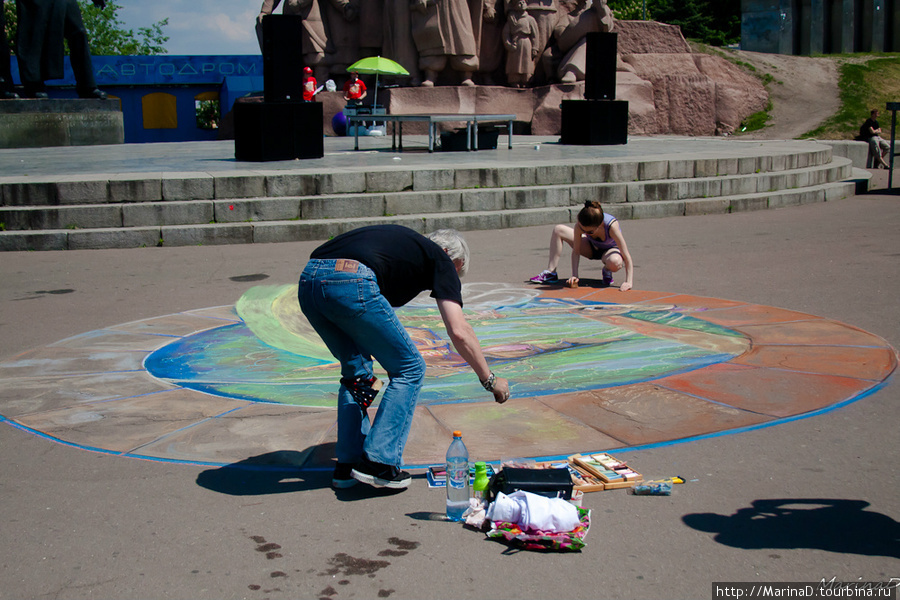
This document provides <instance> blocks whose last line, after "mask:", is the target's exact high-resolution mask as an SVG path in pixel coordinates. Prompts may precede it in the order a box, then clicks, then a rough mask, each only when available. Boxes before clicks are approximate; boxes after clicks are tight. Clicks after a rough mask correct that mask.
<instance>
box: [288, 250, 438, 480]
mask: <svg viewBox="0 0 900 600" xmlns="http://www.w3.org/2000/svg"><path fill="white" fill-rule="evenodd" d="M339 263H343V266H342V269H343V270H338V268H337V267H338V266H339ZM354 263H355V261H346V260H340V261H339V260H319V259H312V260H310V261H309V263H308V264H307V265H306V268H305V269H304V270H303V274H302V275H301V276H300V287H299V291H298V298H299V300H300V309H301V310H302V311H303V314H304V315H305V316H306V318H307V320H308V321H309V323H310V325H312V326H313V328H314V329H315V330H316V332H317V333H318V334H319V336H320V337H321V338H322V341H323V342H325V345H326V346H327V347H328V350H329V351H330V352H331V353H332V354H333V355H334V357H335V358H336V359H337V360H338V361H339V362H340V363H341V377H342V378H345V379H353V378H355V377H358V376H362V377H366V378H369V377H372V358H373V357H374V358H375V360H377V361H378V363H379V364H380V365H381V366H382V367H383V368H384V369H385V370H386V371H387V373H388V377H389V378H390V382H389V383H388V384H387V386H385V387H384V388H383V391H382V396H381V402H380V404H379V405H378V411H377V412H376V414H375V420H374V421H373V422H372V423H371V425H370V423H369V419H368V417H366V416H365V415H364V414H363V411H362V409H361V408H360V407H359V405H358V404H357V403H356V401H354V400H353V397H352V396H351V395H350V392H349V390H348V389H347V388H346V387H345V386H344V385H343V384H341V386H340V390H339V392H338V406H337V421H338V432H337V447H336V451H335V453H336V454H337V459H338V461H339V462H342V463H356V462H358V461H359V460H360V458H361V457H362V453H363V452H365V454H366V456H368V458H369V460H372V461H374V462H378V463H383V464H387V465H394V466H398V467H399V466H400V464H401V462H402V459H403V448H404V447H405V446H406V439H407V437H408V435H409V429H410V427H411V426H412V419H413V413H414V412H415V409H416V401H417V400H418V398H419V391H420V390H421V389H422V383H423V380H424V378H425V360H424V359H423V358H422V355H421V354H419V351H418V349H417V348H416V346H415V344H414V343H413V341H412V339H411V338H410V337H409V334H408V333H407V332H406V329H404V328H403V325H401V324H400V321H399V319H397V314H396V313H395V312H394V309H393V308H392V307H391V305H390V303H389V302H388V301H387V300H386V299H385V297H384V296H382V295H381V292H380V291H379V289H378V281H377V280H376V278H375V273H374V272H372V270H371V269H369V268H368V267H366V266H365V265H363V264H362V263H356V266H355V269H356V270H355V271H350V270H347V269H350V268H353V267H354ZM348 264H349V266H347V265H348Z"/></svg>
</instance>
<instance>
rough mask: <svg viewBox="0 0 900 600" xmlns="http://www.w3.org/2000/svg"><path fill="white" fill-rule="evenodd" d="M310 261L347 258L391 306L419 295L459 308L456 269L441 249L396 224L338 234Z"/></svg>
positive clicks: (315, 252)
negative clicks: (363, 269)
mask: <svg viewBox="0 0 900 600" xmlns="http://www.w3.org/2000/svg"><path fill="white" fill-rule="evenodd" d="M310 258H319V259H332V258H349V259H352V260H358V261H359V262H361V263H363V264H364V265H366V266H367V267H369V268H370V269H372V270H373V271H374V272H375V276H376V277H377V278H378V288H379V289H380V290H381V293H382V295H383V296H384V297H385V298H387V300H388V302H390V303H391V306H403V305H404V304H406V303H407V302H409V301H410V300H412V299H413V298H415V297H416V296H418V295H419V294H420V293H421V292H423V291H425V290H431V297H432V298H437V299H442V300H452V301H454V302H456V303H457V304H459V305H460V306H462V303H463V302H462V285H461V284H460V281H459V274H457V272H456V266H455V265H454V264H453V261H452V260H450V257H449V256H447V253H446V252H444V249H443V248H441V247H440V246H438V245H437V244H435V243H434V242H432V241H431V240H429V239H428V238H427V237H425V236H424V235H421V234H419V233H416V232H415V231H413V230H412V229H409V228H407V227H401V226H400V225H371V226H368V227H360V228H359V229H353V230H351V231H348V232H347V233H342V234H341V235H339V236H337V237H336V238H334V239H332V240H329V241H327V242H325V243H324V244H322V245H321V246H319V247H318V248H316V249H315V250H313V253H312V254H311V255H310Z"/></svg>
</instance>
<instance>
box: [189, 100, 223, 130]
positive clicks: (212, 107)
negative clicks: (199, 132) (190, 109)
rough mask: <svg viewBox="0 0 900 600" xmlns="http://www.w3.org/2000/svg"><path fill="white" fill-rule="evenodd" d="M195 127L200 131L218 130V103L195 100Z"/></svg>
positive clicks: (215, 101)
mask: <svg viewBox="0 0 900 600" xmlns="http://www.w3.org/2000/svg"><path fill="white" fill-rule="evenodd" d="M194 105H195V110H196V115H197V127H199V128H200V129H218V128H219V101H218V100H197V101H196V102H195V103H194Z"/></svg>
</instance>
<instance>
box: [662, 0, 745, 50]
mask: <svg viewBox="0 0 900 600" xmlns="http://www.w3.org/2000/svg"><path fill="white" fill-rule="evenodd" d="M647 12H648V13H649V12H652V13H653V19H654V20H656V21H660V22H662V23H668V24H669V25H678V26H679V27H681V32H682V33H683V34H684V37H686V38H691V39H694V40H697V41H699V42H703V43H704V44H711V45H713V46H727V45H728V44H733V43H735V42H737V41H739V40H740V39H741V3H740V2H739V0H647Z"/></svg>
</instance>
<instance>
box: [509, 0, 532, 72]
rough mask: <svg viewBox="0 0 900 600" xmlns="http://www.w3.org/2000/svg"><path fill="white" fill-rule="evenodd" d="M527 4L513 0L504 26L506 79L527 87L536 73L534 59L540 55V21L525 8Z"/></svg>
mask: <svg viewBox="0 0 900 600" xmlns="http://www.w3.org/2000/svg"><path fill="white" fill-rule="evenodd" d="M527 6H528V3H527V2H526V0H511V2H510V3H509V7H508V15H507V21H506V25H505V26H504V27H503V45H504V47H505V48H506V57H507V58H506V79H507V82H508V83H509V85H511V86H513V87H525V84H527V83H528V80H529V79H531V76H532V75H533V74H534V60H535V59H536V58H537V56H538V49H537V46H536V42H537V36H538V23H537V21H536V20H535V18H534V17H532V16H531V15H529V14H528V11H526V10H525V9H526V7H527Z"/></svg>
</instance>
